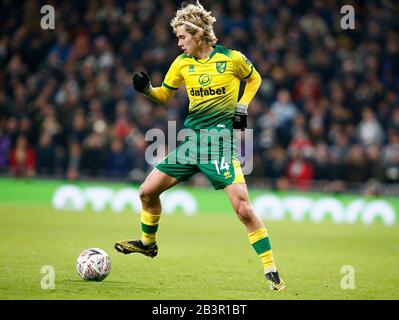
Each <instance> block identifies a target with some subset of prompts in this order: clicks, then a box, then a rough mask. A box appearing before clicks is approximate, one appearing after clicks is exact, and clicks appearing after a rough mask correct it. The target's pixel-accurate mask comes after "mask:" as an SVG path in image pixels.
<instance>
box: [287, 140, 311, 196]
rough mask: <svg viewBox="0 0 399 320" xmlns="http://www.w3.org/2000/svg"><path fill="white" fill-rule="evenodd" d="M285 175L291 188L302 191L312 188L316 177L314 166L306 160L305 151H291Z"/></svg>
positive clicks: (296, 149)
mask: <svg viewBox="0 0 399 320" xmlns="http://www.w3.org/2000/svg"><path fill="white" fill-rule="evenodd" d="M285 174H286V177H287V178H288V180H289V181H290V184H291V186H293V187H295V188H298V189H301V190H307V189H308V188H309V187H310V183H311V180H312V179H313V175H314V168H313V164H312V162H311V161H309V160H308V159H306V157H305V155H304V151H303V150H301V149H300V148H296V147H295V148H291V149H290V151H289V160H288V162H287V167H286V173H285Z"/></svg>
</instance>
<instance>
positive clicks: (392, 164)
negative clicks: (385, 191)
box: [381, 130, 399, 183]
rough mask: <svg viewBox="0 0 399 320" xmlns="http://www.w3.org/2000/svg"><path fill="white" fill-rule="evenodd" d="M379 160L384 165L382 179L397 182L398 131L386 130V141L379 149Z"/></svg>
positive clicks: (398, 174) (398, 171)
mask: <svg viewBox="0 0 399 320" xmlns="http://www.w3.org/2000/svg"><path fill="white" fill-rule="evenodd" d="M381 160H382V164H383V166H384V178H385V179H384V181H385V182H389V183H398V182H399V133H398V132H397V131H395V130H390V131H389V132H388V143H387V144H386V145H385V146H384V147H383V148H382V150H381Z"/></svg>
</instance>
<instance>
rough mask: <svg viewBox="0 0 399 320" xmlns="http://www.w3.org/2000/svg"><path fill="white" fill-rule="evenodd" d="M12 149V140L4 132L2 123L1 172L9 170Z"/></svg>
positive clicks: (0, 135)
mask: <svg viewBox="0 0 399 320" xmlns="http://www.w3.org/2000/svg"><path fill="white" fill-rule="evenodd" d="M10 149H11V140H10V138H9V137H8V136H7V135H6V134H4V132H3V130H2V126H1V123H0V172H4V171H6V170H7V165H8V159H9V153H10Z"/></svg>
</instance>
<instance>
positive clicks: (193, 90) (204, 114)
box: [162, 45, 254, 130]
mask: <svg viewBox="0 0 399 320" xmlns="http://www.w3.org/2000/svg"><path fill="white" fill-rule="evenodd" d="M253 69H254V67H253V65H252V63H251V62H250V61H249V60H248V59H247V58H246V57H245V56H244V55H243V54H242V53H240V52H239V51H236V50H231V49H227V48H224V47H222V46H220V45H216V46H215V48H214V51H213V52H212V54H211V55H210V56H209V57H208V58H207V59H203V60H200V59H198V58H196V57H191V56H188V55H186V54H182V55H180V56H178V57H177V58H176V59H175V61H174V62H173V63H172V65H171V66H170V68H169V71H168V73H167V74H166V76H165V79H164V82H163V83H162V85H163V86H164V87H166V88H168V89H169V90H177V89H178V88H179V87H180V85H181V84H182V83H183V82H184V83H185V85H186V90H187V94H188V97H189V100H190V105H189V114H188V116H187V118H186V120H185V122H184V125H185V126H186V127H187V128H190V129H193V130H200V129H208V128H215V127H219V128H223V127H225V128H228V129H231V128H232V119H233V117H234V113H235V108H236V105H237V100H238V93H239V89H240V81H241V80H243V79H246V78H248V77H249V76H250V75H251V74H252V72H253Z"/></svg>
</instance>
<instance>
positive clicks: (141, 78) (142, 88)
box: [132, 71, 151, 93]
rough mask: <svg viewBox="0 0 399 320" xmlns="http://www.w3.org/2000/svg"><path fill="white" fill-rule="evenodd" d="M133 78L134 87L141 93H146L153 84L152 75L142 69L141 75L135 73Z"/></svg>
mask: <svg viewBox="0 0 399 320" xmlns="http://www.w3.org/2000/svg"><path fill="white" fill-rule="evenodd" d="M132 80H133V87H134V89H135V90H136V91H138V92H141V93H145V92H146V91H147V89H148V88H149V87H150V85H151V81H150V77H149V76H148V74H147V73H145V72H143V71H141V75H139V74H138V73H135V74H134V75H133V79H132Z"/></svg>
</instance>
